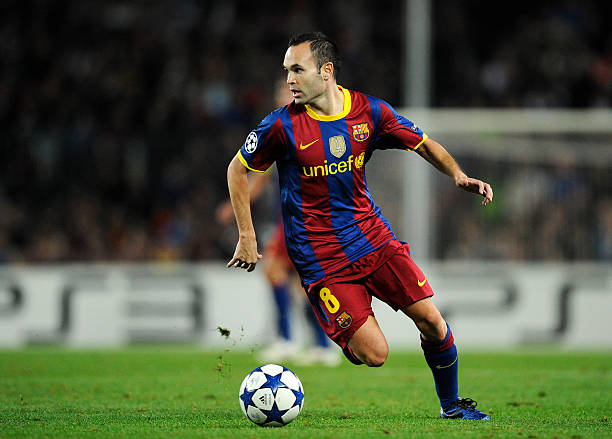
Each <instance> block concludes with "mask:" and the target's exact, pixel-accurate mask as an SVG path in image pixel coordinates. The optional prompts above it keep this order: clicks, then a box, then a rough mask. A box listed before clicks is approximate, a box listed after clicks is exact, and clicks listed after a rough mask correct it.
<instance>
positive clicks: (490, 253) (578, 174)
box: [435, 136, 612, 261]
mask: <svg viewBox="0 0 612 439" xmlns="http://www.w3.org/2000/svg"><path fill="white" fill-rule="evenodd" d="M548 140H549V141H551V142H554V143H556V144H557V145H558V147H559V149H562V148H563V147H565V146H567V145H568V143H572V142H575V140H572V139H569V140H568V139H567V138H563V136H551V137H550V138H549V139H548ZM609 140H610V137H608V141H609ZM503 142H504V143H506V144H512V143H513V142H512V138H511V137H510V138H509V139H505V140H503ZM539 142H542V139H540V140H539ZM583 142H584V140H583ZM592 142H593V143H596V142H597V140H595V139H592ZM577 143H578V144H580V142H577ZM536 144H538V143H537V142H535V141H534V145H536ZM602 147H604V148H610V146H609V144H608V145H602ZM603 156H604V157H607V158H608V160H607V161H605V160H601V161H600V162H599V163H597V162H595V161H592V160H591V161H585V160H579V158H580V156H576V155H572V154H566V153H565V152H563V153H559V154H557V155H553V154H551V160H547V161H544V162H542V161H540V160H529V161H527V160H521V159H520V155H517V157H519V158H518V159H517V158H514V159H511V160H508V161H506V162H503V161H500V160H492V159H487V158H482V157H478V156H476V155H472V154H469V155H460V156H459V157H458V159H459V160H460V162H461V163H462V165H463V166H465V168H466V169H469V170H470V172H473V173H474V174H475V175H484V176H486V177H487V179H488V180H489V181H490V182H491V183H492V184H493V187H494V188H495V191H496V194H495V202H494V203H492V204H491V205H490V206H488V207H489V208H487V209H480V208H478V206H475V202H474V200H472V199H471V198H472V197H471V196H466V195H469V194H465V195H463V194H460V195H458V194H457V191H456V189H455V188H454V187H452V186H450V185H448V184H444V181H443V179H442V178H441V177H438V186H439V188H440V192H439V198H438V199H437V203H436V205H435V209H436V215H435V216H436V218H437V219H438V221H437V230H438V236H437V238H438V240H437V246H436V247H437V248H436V249H435V255H436V257H438V258H441V259H454V260H457V259H470V258H476V259H481V260H484V259H486V260H513V261H520V260H539V261H581V260H612V178H611V175H612V161H611V160H610V159H611V158H612V155H611V154H609V153H608V154H604V155H603ZM458 218H461V219H462V220H461V221H457V219H458Z"/></svg>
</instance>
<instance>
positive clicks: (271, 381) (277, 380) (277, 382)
mask: <svg viewBox="0 0 612 439" xmlns="http://www.w3.org/2000/svg"><path fill="white" fill-rule="evenodd" d="M264 375H265V376H266V378H267V380H268V381H266V383H265V384H264V385H263V386H262V387H269V388H270V389H272V394H273V395H274V396H276V390H277V389H278V388H279V387H287V386H286V385H285V384H284V383H283V382H282V381H281V377H282V374H280V373H279V374H278V375H274V376H272V375H268V374H267V373H264Z"/></svg>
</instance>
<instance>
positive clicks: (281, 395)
mask: <svg viewBox="0 0 612 439" xmlns="http://www.w3.org/2000/svg"><path fill="white" fill-rule="evenodd" d="M238 401H240V408H242V411H243V412H244V414H245V416H246V417H247V418H249V420H250V421H252V422H254V423H255V424H257V425H260V426H262V427H282V426H283V425H287V424H288V423H290V422H291V421H293V420H294V419H295V418H296V417H297V415H299V414H300V411H302V407H303V406H304V388H303V387H302V383H301V382H300V379H299V378H298V377H297V375H296V374H294V373H293V372H292V371H291V370H289V369H287V368H286V367H283V366H279V365H278V364H266V365H265V366H260V367H258V368H256V369H253V370H252V371H251V373H249V374H248V375H247V376H246V377H245V378H244V380H243V381H242V384H241V385H240V392H239V393H238Z"/></svg>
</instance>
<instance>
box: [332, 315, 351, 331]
mask: <svg viewBox="0 0 612 439" xmlns="http://www.w3.org/2000/svg"><path fill="white" fill-rule="evenodd" d="M336 323H338V326H340V327H341V328H342V329H346V328H348V327H349V326H351V324H352V323H353V318H352V317H351V315H350V314H349V313H347V312H346V311H342V313H340V315H339V316H338V317H336Z"/></svg>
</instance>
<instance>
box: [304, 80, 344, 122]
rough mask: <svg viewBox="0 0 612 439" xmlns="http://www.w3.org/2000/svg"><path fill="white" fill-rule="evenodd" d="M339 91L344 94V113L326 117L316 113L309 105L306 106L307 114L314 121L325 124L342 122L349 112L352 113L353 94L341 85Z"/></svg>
mask: <svg viewBox="0 0 612 439" xmlns="http://www.w3.org/2000/svg"><path fill="white" fill-rule="evenodd" d="M338 89H339V90H340V91H342V93H344V109H343V110H342V113H338V114H332V115H331V116H324V115H322V114H317V113H315V111H314V110H313V109H312V108H310V107H309V106H308V105H304V107H306V113H307V114H308V115H309V116H310V117H312V118H313V119H315V120H320V121H323V122H332V121H334V120H340V119H343V118H345V117H346V115H347V114H349V112H350V111H351V94H350V93H349V91H348V90H347V89H346V88H344V87H342V86H340V85H339V86H338Z"/></svg>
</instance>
